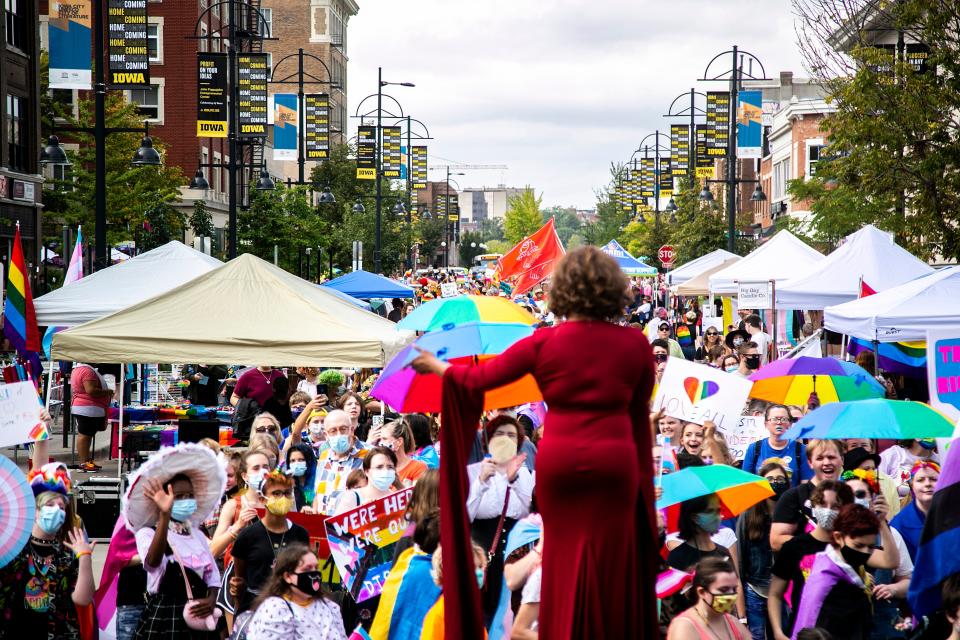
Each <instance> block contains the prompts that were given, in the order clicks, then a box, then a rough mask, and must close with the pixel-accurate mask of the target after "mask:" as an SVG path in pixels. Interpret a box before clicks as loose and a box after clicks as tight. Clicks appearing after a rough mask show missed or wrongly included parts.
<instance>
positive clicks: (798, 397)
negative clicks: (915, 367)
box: [750, 356, 886, 406]
mask: <svg viewBox="0 0 960 640" xmlns="http://www.w3.org/2000/svg"><path fill="white" fill-rule="evenodd" d="M750 380H752V381H753V388H752V389H751V390H750V397H751V398H757V399H758V400H766V401H767V402H776V403H778V404H793V405H798V406H803V405H806V404H807V400H808V399H809V398H810V394H811V393H812V392H813V391H816V392H817V396H818V397H819V398H820V404H821V405H824V404H828V403H831V402H845V401H848V400H866V399H868V398H882V397H883V396H884V395H885V394H886V389H884V388H883V385H881V384H880V383H879V382H877V379H876V378H874V377H873V376H872V375H871V374H870V373H868V372H867V370H866V369H864V368H863V367H861V366H859V365H857V364H856V363H853V362H845V361H843V360H836V359H834V358H809V357H806V356H801V357H799V358H791V359H787V360H777V361H776V362H772V363H770V364H768V365H767V366H765V367H762V368H761V369H759V370H758V371H757V372H756V373H754V374H753V375H752V376H750Z"/></svg>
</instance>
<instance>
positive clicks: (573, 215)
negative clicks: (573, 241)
mask: <svg viewBox="0 0 960 640" xmlns="http://www.w3.org/2000/svg"><path fill="white" fill-rule="evenodd" d="M551 217H553V219H554V224H555V225H556V228H557V236H559V237H560V242H561V243H562V244H563V246H564V247H566V246H567V245H568V244H569V243H570V238H571V237H573V235H574V234H576V233H579V232H580V229H581V227H582V226H583V223H582V222H581V221H580V218H579V217H578V216H577V210H576V209H575V208H574V207H551V208H549V209H545V210H544V211H543V221H544V222H546V221H547V220H549V219H550V218H551Z"/></svg>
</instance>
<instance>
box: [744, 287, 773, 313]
mask: <svg viewBox="0 0 960 640" xmlns="http://www.w3.org/2000/svg"><path fill="white" fill-rule="evenodd" d="M737 307H738V308H740V309H771V308H773V296H771V295H770V283H769V282H737Z"/></svg>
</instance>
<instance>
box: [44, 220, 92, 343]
mask: <svg viewBox="0 0 960 640" xmlns="http://www.w3.org/2000/svg"><path fill="white" fill-rule="evenodd" d="M82 277H83V236H82V234H81V233H80V227H77V243H76V244H75V245H74V247H73V255H71V256H70V264H69V266H67V273H66V275H65V276H64V277H63V286H67V285H68V284H72V283H74V282H76V281H77V280H79V279H80V278H82ZM65 328H66V327H47V331H46V333H44V334H43V340H42V346H43V353H44V355H45V356H47V360H49V359H50V347H51V346H52V345H53V335H54V334H55V333H57V332H58V331H62V330H63V329H65Z"/></svg>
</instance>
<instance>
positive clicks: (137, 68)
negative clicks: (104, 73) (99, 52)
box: [107, 0, 150, 88]
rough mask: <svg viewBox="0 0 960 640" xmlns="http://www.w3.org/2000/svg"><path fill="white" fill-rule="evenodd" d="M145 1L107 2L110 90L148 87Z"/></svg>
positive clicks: (122, 0)
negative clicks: (113, 88)
mask: <svg viewBox="0 0 960 640" xmlns="http://www.w3.org/2000/svg"><path fill="white" fill-rule="evenodd" d="M148 44H149V43H148V39H147V0H109V1H108V2H107V54H108V71H109V73H108V81H107V83H108V84H109V85H110V86H111V87H127V88H136V87H149V86H150V49H149V46H148Z"/></svg>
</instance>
